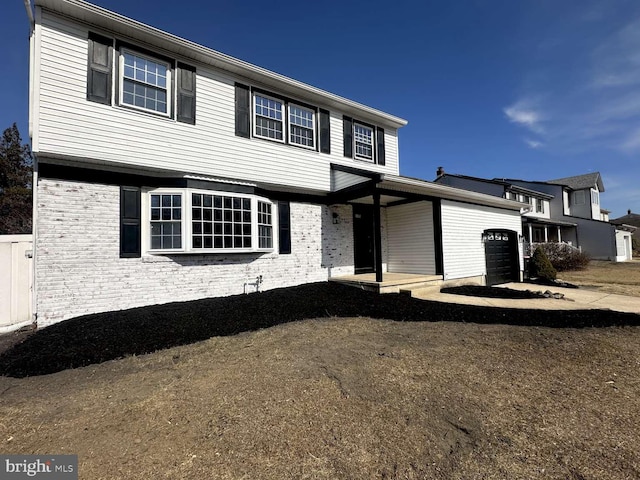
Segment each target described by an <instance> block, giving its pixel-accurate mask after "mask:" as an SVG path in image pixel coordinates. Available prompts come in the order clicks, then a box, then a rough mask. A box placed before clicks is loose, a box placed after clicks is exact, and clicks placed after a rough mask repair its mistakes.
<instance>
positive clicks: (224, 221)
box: [148, 189, 274, 253]
mask: <svg viewBox="0 0 640 480" xmlns="http://www.w3.org/2000/svg"><path fill="white" fill-rule="evenodd" d="M148 212H149V213H148V215H149V217H148V218H149V221H148V238H149V243H148V248H149V250H150V251H151V252H158V253H162V252H165V253H169V252H174V253H175V252H179V253H197V252H234V251H244V252H253V251H268V250H272V249H273V243H274V242H273V217H272V213H271V212H272V204H271V202H269V201H267V200H266V199H261V198H260V197H256V196H254V195H244V194H231V193H226V192H210V191H199V190H191V189H178V190H168V191H163V190H155V191H152V192H150V193H149V195H148Z"/></svg>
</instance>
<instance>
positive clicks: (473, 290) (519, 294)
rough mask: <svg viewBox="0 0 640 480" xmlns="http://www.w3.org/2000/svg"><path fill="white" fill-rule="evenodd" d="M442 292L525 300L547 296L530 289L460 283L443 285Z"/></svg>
mask: <svg viewBox="0 0 640 480" xmlns="http://www.w3.org/2000/svg"><path fill="white" fill-rule="evenodd" d="M440 291H441V292H442V293H450V294H452V295H465V296H468V297H484V298H508V299H512V300H525V299H533V298H547V297H545V295H544V294H543V293H541V292H532V291H530V290H514V289H513V288H498V287H483V286H481V285H461V286H459V287H445V288H442V289H440Z"/></svg>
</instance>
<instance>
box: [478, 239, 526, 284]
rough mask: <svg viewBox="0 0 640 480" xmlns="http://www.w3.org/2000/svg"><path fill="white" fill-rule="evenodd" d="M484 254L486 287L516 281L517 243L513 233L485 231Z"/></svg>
mask: <svg viewBox="0 0 640 480" xmlns="http://www.w3.org/2000/svg"><path fill="white" fill-rule="evenodd" d="M485 238H486V241H485V244H484V252H485V258H486V261H487V285H497V284H500V283H507V282H517V281H518V270H519V269H518V243H517V238H516V233H515V232H509V231H504V230H502V231H500V230H487V231H486V232H485Z"/></svg>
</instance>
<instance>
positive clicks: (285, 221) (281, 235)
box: [278, 202, 291, 254]
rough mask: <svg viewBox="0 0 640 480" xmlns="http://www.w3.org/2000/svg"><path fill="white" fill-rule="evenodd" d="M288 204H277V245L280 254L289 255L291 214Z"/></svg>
mask: <svg viewBox="0 0 640 480" xmlns="http://www.w3.org/2000/svg"><path fill="white" fill-rule="evenodd" d="M290 211H291V209H290V206H289V202H278V243H279V249H278V250H279V252H280V253H281V254H287V253H291V214H290Z"/></svg>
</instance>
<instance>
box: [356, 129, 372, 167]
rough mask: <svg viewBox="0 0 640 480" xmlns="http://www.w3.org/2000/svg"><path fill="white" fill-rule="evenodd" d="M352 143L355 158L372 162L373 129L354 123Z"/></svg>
mask: <svg viewBox="0 0 640 480" xmlns="http://www.w3.org/2000/svg"><path fill="white" fill-rule="evenodd" d="M353 141H354V143H355V156H356V158H359V159H360V160H369V161H373V128H371V127H367V126H365V125H361V124H359V123H354V124H353Z"/></svg>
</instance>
